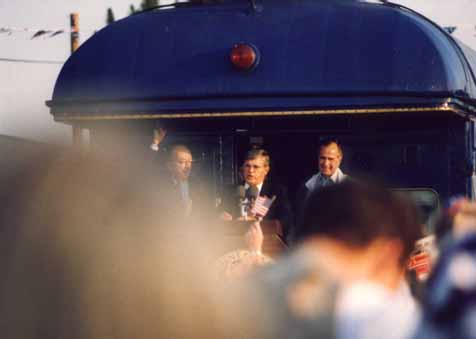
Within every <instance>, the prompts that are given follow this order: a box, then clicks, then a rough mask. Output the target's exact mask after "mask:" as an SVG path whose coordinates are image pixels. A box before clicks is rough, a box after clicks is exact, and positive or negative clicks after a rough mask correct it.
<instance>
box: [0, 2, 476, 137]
mask: <svg viewBox="0 0 476 339" xmlns="http://www.w3.org/2000/svg"><path fill="white" fill-rule="evenodd" d="M394 2H397V3H400V4H402V5H405V6H407V7H410V8H412V9H414V10H416V11H418V12H420V13H422V14H423V15H425V16H427V17H428V18H430V19H431V20H433V21H435V22H437V23H438V24H440V25H442V26H457V29H456V31H455V32H454V33H453V35H454V36H455V37H457V38H458V39H460V40H461V41H463V42H464V43H466V44H467V45H469V46H471V47H472V48H473V49H476V29H475V26H476V16H475V15H474V13H476V0H446V1H443V0H401V1H394ZM139 3H140V0H108V1H105V0H104V1H101V0H42V1H32V0H0V134H2V135H11V136H17V137H21V138H26V139H31V140H36V141H41V142H49V143H60V144H61V143H66V144H67V143H70V141H71V128H70V127H69V126H67V125H64V124H61V123H57V122H54V121H53V118H52V116H51V115H50V114H49V109H48V107H46V105H45V101H46V100H49V99H51V95H52V92H53V87H54V83H55V81H56V77H57V76H58V73H59V71H60V69H61V63H62V62H64V61H65V60H66V59H67V58H68V56H69V54H70V37H69V34H60V35H57V36H55V37H52V38H50V37H45V36H43V37H38V38H36V39H33V40H32V39H31V37H32V35H33V34H34V33H33V32H34V31H35V30H39V29H47V30H59V29H66V30H69V14H70V13H73V12H77V13H79V26H80V31H81V34H80V40H81V41H85V40H86V39H87V38H88V37H89V36H90V35H91V34H92V32H93V31H94V30H97V29H100V28H102V27H103V26H104V25H105V22H106V11H107V8H108V7H111V8H112V9H113V11H114V14H115V17H116V19H120V18H122V17H124V16H126V15H128V14H129V6H130V5H131V4H133V5H134V6H135V7H138V5H139ZM5 27H8V28H14V29H15V30H14V31H13V33H12V34H10V35H9V34H8V33H1V28H5ZM24 28H26V29H27V31H19V29H24ZM2 59H22V60H35V61H48V62H52V63H25V62H10V61H5V60H3V61H2Z"/></svg>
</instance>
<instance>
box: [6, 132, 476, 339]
mask: <svg viewBox="0 0 476 339" xmlns="http://www.w3.org/2000/svg"><path fill="white" fill-rule="evenodd" d="M164 136H165V134H164V132H163V131H162V132H161V133H157V135H156V138H157V140H158V141H159V142H154V144H155V146H154V147H152V148H153V149H154V150H158V149H159V148H160V147H156V146H158V144H160V140H161V139H163V137H164ZM111 154H114V152H108V153H107V154H102V153H101V154H97V153H95V152H88V153H87V154H85V153H82V152H75V151H68V154H65V153H64V152H62V151H58V150H51V151H45V150H42V151H41V152H36V153H32V154H31V155H30V156H29V157H25V160H24V161H23V162H22V163H20V164H19V165H18V166H17V167H16V168H15V169H14V171H13V170H12V171H11V172H9V173H6V174H5V175H4V176H2V177H1V178H0V185H1V187H2V189H1V190H0V192H1V193H0V194H1V201H2V204H1V205H0V220H1V221H0V225H1V231H0V233H1V236H0V267H2V279H0V331H1V334H2V337H4V338H27V339H30V338H31V339H33V338H35V339H36V338H65V337H67V338H88V339H89V338H91V339H95V338H98V339H99V338H235V337H236V338H270V339H271V338H345V339H346V338H415V339H420V338H473V337H476V328H475V327H474V321H473V318H474V317H475V316H474V314H476V313H475V312H474V305H476V302H475V301H476V298H475V297H476V294H475V292H476V260H475V259H476V258H475V255H474V253H475V249H476V232H475V231H476V204H475V203H473V202H470V201H468V200H467V199H464V198H462V199H459V200H456V201H454V202H452V204H451V205H450V206H449V208H448V209H447V210H445V213H443V214H442V217H441V221H440V223H439V226H438V228H437V238H438V241H437V244H438V247H439V251H438V253H439V254H438V256H435V257H434V258H433V260H434V261H433V263H432V265H431V266H432V272H431V273H430V275H429V279H428V280H427V282H426V283H425V284H424V285H423V286H422V289H421V291H422V293H421V295H419V298H416V296H415V295H414V294H412V291H411V290H410V288H409V279H408V276H409V275H408V269H407V268H408V262H409V259H410V256H411V255H412V253H413V252H414V248H415V242H416V241H417V240H418V239H420V238H421V237H422V236H423V234H422V229H421V225H420V224H419V223H418V218H417V211H416V208H415V206H414V205H413V203H412V202H411V201H409V200H407V198H406V197H405V196H403V195H401V194H400V193H397V192H393V191H390V190H388V189H387V188H385V187H384V186H382V185H380V184H377V183H372V182H368V181H365V180H360V179H359V180H358V179H356V178H350V177H348V176H347V175H345V174H344V173H343V172H342V170H341V169H340V164H341V161H342V158H343V150H342V147H341V146H340V145H339V143H338V142H337V141H336V140H325V141H323V143H322V144H321V145H320V147H319V149H318V172H317V173H316V174H315V175H313V176H312V177H311V178H307V179H306V180H305V181H304V182H303V185H302V187H301V189H300V190H299V191H298V195H297V197H296V204H295V206H298V207H299V208H296V209H295V213H292V208H291V205H292V204H291V202H290V199H289V197H288V196H287V191H286V189H285V188H284V187H283V186H282V185H278V184H273V183H271V182H268V181H267V176H268V174H269V172H270V169H271V168H270V159H269V155H268V154H267V153H266V151H264V150H262V149H253V150H251V151H250V152H249V153H247V155H246V157H245V159H244V161H243V167H242V171H241V175H242V177H243V185H242V187H241V188H239V189H236V188H231V189H230V194H229V196H227V197H226V198H225V199H224V200H223V202H222V203H221V204H218V206H217V204H215V200H214V199H211V198H210V199H209V198H207V196H206V194H207V190H206V188H202V187H200V185H199V183H196V182H194V181H193V180H192V178H191V176H190V174H191V170H192V163H193V157H192V153H191V151H190V150H189V149H188V148H187V147H186V146H183V145H176V146H174V147H172V148H170V149H169V150H168V155H167V159H166V168H167V171H166V173H163V174H162V175H161V176H158V175H157V171H156V168H154V166H153V165H152V164H147V163H144V164H143V166H138V165H137V163H135V162H133V161H128V160H127V159H123V158H114V157H111V156H110V155H111ZM119 169H120V170H119ZM260 196H263V197H267V198H270V200H269V201H270V202H271V205H270V206H267V210H266V213H264V214H262V215H258V216H259V217H258V218H255V217H256V213H255V212H253V211H255V210H254V209H253V204H252V203H253V202H254V203H256V201H257V199H258V197H260ZM253 214H254V215H253ZM236 219H238V220H245V221H247V220H250V223H249V225H250V227H249V229H248V231H247V232H245V234H244V235H243V236H244V240H245V241H244V244H245V246H246V249H247V250H248V254H247V256H246V258H248V261H247V262H246V269H244V270H242V271H240V274H236V275H234V276H233V279H231V280H230V279H228V280H226V281H224V280H223V279H217V274H216V273H217V272H216V262H217V259H218V257H217V251H216V248H217V247H219V246H217V245H218V243H219V242H221V241H222V239H223V237H222V236H220V235H219V234H217V232H216V231H217V229H219V228H220V225H223V224H226V223H227V222H228V223H229V222H231V221H233V220H236ZM265 219H278V220H280V221H281V224H282V226H283V233H282V236H283V237H285V239H284V240H285V241H286V242H287V243H288V244H289V246H290V248H289V250H288V251H287V252H286V253H283V254H282V255H281V256H280V257H278V258H274V260H268V258H267V257H266V253H263V248H262V246H263V232H262V230H261V228H260V222H262V221H261V220H265ZM241 259H242V258H237V259H236V260H241Z"/></svg>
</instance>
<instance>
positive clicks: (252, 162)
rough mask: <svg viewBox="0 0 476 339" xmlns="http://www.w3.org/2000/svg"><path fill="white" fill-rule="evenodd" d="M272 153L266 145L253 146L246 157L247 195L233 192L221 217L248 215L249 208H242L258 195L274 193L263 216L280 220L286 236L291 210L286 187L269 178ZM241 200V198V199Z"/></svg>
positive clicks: (245, 185)
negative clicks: (271, 201)
mask: <svg viewBox="0 0 476 339" xmlns="http://www.w3.org/2000/svg"><path fill="white" fill-rule="evenodd" d="M269 170H270V166H269V155H268V153H267V152H266V151H265V150H264V149H253V150H251V151H249V152H248V154H247V155H246V157H245V160H244V163H243V166H242V174H243V179H244V181H245V184H244V191H245V194H244V197H243V196H240V194H238V193H236V192H237V190H236V189H235V192H231V193H230V194H229V195H228V197H227V198H226V200H225V201H224V209H225V211H224V212H223V213H222V219H225V220H232V219H239V218H245V217H246V214H247V213H249V210H250V208H247V209H244V208H240V207H241V206H243V205H245V206H246V205H248V203H249V202H251V203H252V201H250V200H254V199H255V198H256V197H257V196H266V197H268V198H273V197H275V200H274V202H273V204H272V205H271V207H270V209H269V211H268V213H267V214H266V215H265V216H264V220H274V219H275V220H279V222H280V223H281V226H282V228H283V233H284V236H285V237H286V236H287V234H288V233H289V230H290V228H291V227H292V226H291V225H292V220H293V217H292V211H291V204H290V203H289V198H288V194H287V190H286V188H285V187H284V186H282V185H279V184H277V183H273V182H271V181H269V180H267V175H268V173H269ZM240 200H241V201H240Z"/></svg>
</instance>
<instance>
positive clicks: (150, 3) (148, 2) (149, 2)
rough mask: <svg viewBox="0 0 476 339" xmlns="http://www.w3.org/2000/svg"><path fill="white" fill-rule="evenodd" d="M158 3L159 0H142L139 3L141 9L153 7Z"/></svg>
mask: <svg viewBox="0 0 476 339" xmlns="http://www.w3.org/2000/svg"><path fill="white" fill-rule="evenodd" d="M158 5H159V0H142V3H141V4H140V6H141V8H142V10H145V9H149V8H153V7H156V6H158Z"/></svg>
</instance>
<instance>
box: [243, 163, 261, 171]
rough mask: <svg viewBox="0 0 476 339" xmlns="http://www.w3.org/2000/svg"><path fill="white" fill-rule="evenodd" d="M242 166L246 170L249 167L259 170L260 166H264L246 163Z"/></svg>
mask: <svg viewBox="0 0 476 339" xmlns="http://www.w3.org/2000/svg"><path fill="white" fill-rule="evenodd" d="M243 168H246V169H248V170H250V169H254V170H259V169H261V168H264V166H259V165H249V164H246V165H243Z"/></svg>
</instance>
